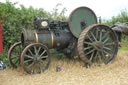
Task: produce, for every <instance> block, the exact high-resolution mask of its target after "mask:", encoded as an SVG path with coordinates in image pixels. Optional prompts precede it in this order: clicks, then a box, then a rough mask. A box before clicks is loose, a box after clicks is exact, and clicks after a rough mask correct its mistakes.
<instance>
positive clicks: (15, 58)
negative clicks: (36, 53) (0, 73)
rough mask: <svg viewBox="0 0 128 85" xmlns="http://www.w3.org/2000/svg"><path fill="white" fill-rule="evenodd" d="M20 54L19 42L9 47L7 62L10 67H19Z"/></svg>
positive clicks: (20, 46)
mask: <svg viewBox="0 0 128 85" xmlns="http://www.w3.org/2000/svg"><path fill="white" fill-rule="evenodd" d="M21 52H22V45H21V42H17V43H15V44H13V45H12V46H11V48H10V49H9V51H8V61H9V64H10V66H12V67H14V68H17V67H18V66H19V65H20V55H21Z"/></svg>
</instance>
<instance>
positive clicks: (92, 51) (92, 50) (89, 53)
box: [85, 49, 95, 56]
mask: <svg viewBox="0 0 128 85" xmlns="http://www.w3.org/2000/svg"><path fill="white" fill-rule="evenodd" d="M93 51H95V49H92V50H91V51H89V52H87V53H86V54H85V56H86V55H88V54H90V53H92V52H93Z"/></svg>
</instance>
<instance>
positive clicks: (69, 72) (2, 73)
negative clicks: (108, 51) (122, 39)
mask: <svg viewBox="0 0 128 85" xmlns="http://www.w3.org/2000/svg"><path fill="white" fill-rule="evenodd" d="M56 65H63V66H64V70H63V71H61V72H56ZM0 85H128V51H122V52H119V53H118V56H117V57H116V59H115V60H114V62H112V63H110V64H108V65H102V66H100V67H95V66H92V67H91V68H88V69H87V68H84V67H83V66H82V64H81V63H80V62H79V61H77V60H59V61H56V60H55V59H53V60H52V62H51V65H50V67H49V69H48V70H47V71H45V72H44V73H41V74H37V75H29V74H27V73H25V72H24V71H23V70H22V68H20V67H19V68H17V69H6V70H0Z"/></svg>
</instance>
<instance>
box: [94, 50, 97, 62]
mask: <svg viewBox="0 0 128 85" xmlns="http://www.w3.org/2000/svg"><path fill="white" fill-rule="evenodd" d="M97 55H98V51H97V52H96V55H95V57H94V61H95V63H96V58H97Z"/></svg>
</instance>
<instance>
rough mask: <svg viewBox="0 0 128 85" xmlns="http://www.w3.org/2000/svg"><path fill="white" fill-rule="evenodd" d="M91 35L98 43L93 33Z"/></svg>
mask: <svg viewBox="0 0 128 85" xmlns="http://www.w3.org/2000/svg"><path fill="white" fill-rule="evenodd" d="M90 34H91V35H92V37H93V39H94V40H95V41H97V39H96V37H95V36H94V35H93V33H92V32H91V31H90Z"/></svg>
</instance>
